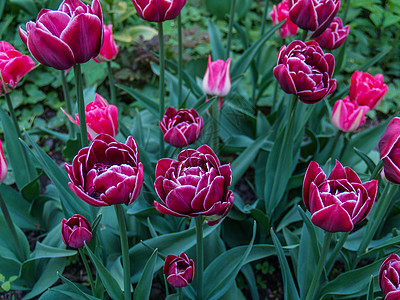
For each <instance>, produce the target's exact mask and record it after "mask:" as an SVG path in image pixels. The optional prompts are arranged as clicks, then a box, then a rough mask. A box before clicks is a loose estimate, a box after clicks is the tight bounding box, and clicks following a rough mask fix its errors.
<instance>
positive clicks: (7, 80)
mask: <svg viewBox="0 0 400 300" xmlns="http://www.w3.org/2000/svg"><path fill="white" fill-rule="evenodd" d="M34 66H35V63H34V62H33V60H32V58H30V57H29V56H28V55H23V54H21V53H20V52H18V51H17V50H15V49H14V47H13V46H12V45H11V44H9V43H7V42H4V41H0V72H1V77H2V78H3V82H4V85H5V88H6V90H5V92H6V93H9V92H10V91H11V90H10V88H12V89H14V88H16V87H17V85H18V82H19V81H20V80H21V78H22V77H24V76H25V75H26V74H27V73H28V72H30V71H31V70H32V69H33V67H34ZM3 93H4V91H3V84H2V82H1V80H0V95H2V94H3Z"/></svg>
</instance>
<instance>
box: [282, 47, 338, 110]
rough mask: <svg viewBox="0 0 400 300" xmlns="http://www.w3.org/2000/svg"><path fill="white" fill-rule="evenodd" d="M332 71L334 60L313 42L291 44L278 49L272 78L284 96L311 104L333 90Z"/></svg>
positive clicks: (334, 82)
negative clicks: (277, 83)
mask: <svg viewBox="0 0 400 300" xmlns="http://www.w3.org/2000/svg"><path fill="white" fill-rule="evenodd" d="M334 69H335V58H334V57H333V55H332V54H330V53H327V54H324V52H323V51H322V49H321V47H320V46H319V45H318V43H317V42H316V41H308V42H305V43H304V42H302V41H293V42H291V43H290V44H289V45H288V46H282V48H281V49H280V51H279V55H278V63H277V66H276V67H275V68H274V76H275V78H276V79H277V80H278V82H279V84H280V85H281V88H282V90H284V91H285V92H286V93H288V94H295V95H297V96H299V99H300V100H301V101H303V102H304V103H307V104H314V103H317V102H319V101H321V100H323V99H324V98H325V97H326V96H327V95H329V94H331V93H333V92H334V91H335V89H336V80H335V79H332V75H333V71H334Z"/></svg>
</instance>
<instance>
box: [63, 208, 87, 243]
mask: <svg viewBox="0 0 400 300" xmlns="http://www.w3.org/2000/svg"><path fill="white" fill-rule="evenodd" d="M61 238H62V240H63V242H64V244H65V245H67V247H71V248H76V249H78V248H82V247H83V246H84V245H85V243H86V244H87V243H89V242H90V241H91V240H92V227H91V226H90V223H89V221H88V220H86V218H85V217H83V216H81V215H78V214H77V215H73V216H72V217H71V218H69V219H68V220H67V219H63V220H62V221H61Z"/></svg>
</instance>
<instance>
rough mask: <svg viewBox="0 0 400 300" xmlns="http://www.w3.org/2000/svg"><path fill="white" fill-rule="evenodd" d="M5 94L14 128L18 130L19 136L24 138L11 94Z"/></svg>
mask: <svg viewBox="0 0 400 300" xmlns="http://www.w3.org/2000/svg"><path fill="white" fill-rule="evenodd" d="M4 96H5V97H6V101H7V106H8V111H9V112H10V116H11V120H12V122H13V124H14V128H15V130H16V131H17V134H18V137H19V138H22V134H21V129H20V128H19V124H18V120H17V116H16V115H15V111H14V107H13V105H12V102H11V98H10V95H9V94H7V93H5V94H4Z"/></svg>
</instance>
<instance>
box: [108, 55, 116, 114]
mask: <svg viewBox="0 0 400 300" xmlns="http://www.w3.org/2000/svg"><path fill="white" fill-rule="evenodd" d="M107 72H108V81H109V82H110V94H111V104H114V105H117V106H118V103H117V93H116V91H115V82H114V75H113V72H112V67H111V61H108V62H107Z"/></svg>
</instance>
